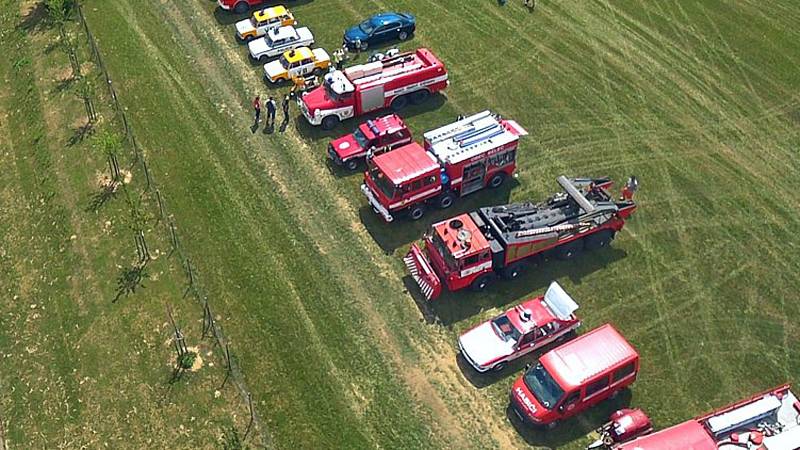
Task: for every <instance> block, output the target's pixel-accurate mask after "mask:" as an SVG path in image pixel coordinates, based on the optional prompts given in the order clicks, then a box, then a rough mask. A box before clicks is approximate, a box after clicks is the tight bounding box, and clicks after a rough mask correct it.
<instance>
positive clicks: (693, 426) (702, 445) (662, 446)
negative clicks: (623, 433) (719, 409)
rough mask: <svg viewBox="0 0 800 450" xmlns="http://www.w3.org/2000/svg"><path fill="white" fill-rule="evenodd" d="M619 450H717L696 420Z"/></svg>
mask: <svg viewBox="0 0 800 450" xmlns="http://www.w3.org/2000/svg"><path fill="white" fill-rule="evenodd" d="M615 448H616V449H617V450H717V448H718V447H717V444H716V443H715V442H714V440H713V439H711V437H710V436H709V435H708V433H707V432H706V430H705V428H703V426H702V425H701V424H700V423H699V422H696V421H694V420H690V421H688V422H684V423H681V424H679V425H675V426H674V427H670V428H667V429H665V430H661V431H659V432H657V433H653V434H651V435H648V436H644V437H640V438H638V439H634V440H632V441H630V442H626V443H624V444H622V445H620V446H618V447H615Z"/></svg>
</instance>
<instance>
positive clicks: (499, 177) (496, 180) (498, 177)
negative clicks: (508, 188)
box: [489, 172, 506, 188]
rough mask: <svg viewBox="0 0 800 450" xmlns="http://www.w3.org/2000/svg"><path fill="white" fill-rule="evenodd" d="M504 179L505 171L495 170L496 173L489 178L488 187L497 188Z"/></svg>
mask: <svg viewBox="0 0 800 450" xmlns="http://www.w3.org/2000/svg"><path fill="white" fill-rule="evenodd" d="M505 180H506V173H505V172H497V173H496V174H494V175H492V178H490V179H489V187H490V188H499V187H500V185H502V184H503V181H505Z"/></svg>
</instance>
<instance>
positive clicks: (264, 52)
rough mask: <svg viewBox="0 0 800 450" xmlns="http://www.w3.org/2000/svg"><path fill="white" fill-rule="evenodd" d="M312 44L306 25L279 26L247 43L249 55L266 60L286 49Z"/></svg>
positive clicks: (312, 40) (259, 59) (311, 36)
mask: <svg viewBox="0 0 800 450" xmlns="http://www.w3.org/2000/svg"><path fill="white" fill-rule="evenodd" d="M312 44H314V35H313V34H311V30H309V29H308V27H302V28H295V27H280V28H275V29H274V30H270V31H269V32H268V33H267V35H266V36H264V37H262V38H259V39H256V40H254V41H251V42H250V43H249V44H247V48H248V49H249V50H250V57H251V58H253V59H256V60H258V61H261V62H263V63H265V62H267V61H268V60H269V59H270V58H274V57H277V56H280V55H282V54H283V52H285V51H286V50H292V49H295V48H298V47H307V46H310V45H312Z"/></svg>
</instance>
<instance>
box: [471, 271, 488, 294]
mask: <svg viewBox="0 0 800 450" xmlns="http://www.w3.org/2000/svg"><path fill="white" fill-rule="evenodd" d="M491 282H492V277H491V276H490V275H488V274H484V275H481V276H479V277H478V278H476V279H475V281H473V282H472V284H470V285H469V288H470V289H472V291H473V292H483V290H484V289H486V286H488V285H489V283H491Z"/></svg>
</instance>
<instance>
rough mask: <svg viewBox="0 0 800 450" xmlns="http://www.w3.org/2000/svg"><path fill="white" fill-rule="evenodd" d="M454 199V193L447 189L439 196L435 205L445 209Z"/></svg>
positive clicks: (451, 204)
mask: <svg viewBox="0 0 800 450" xmlns="http://www.w3.org/2000/svg"><path fill="white" fill-rule="evenodd" d="M455 201H456V196H455V194H453V193H452V192H449V191H448V192H445V193H443V194H442V195H440V196H439V199H438V202H437V206H439V208H440V209H447V208H449V207H451V206H453V202H455Z"/></svg>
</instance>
